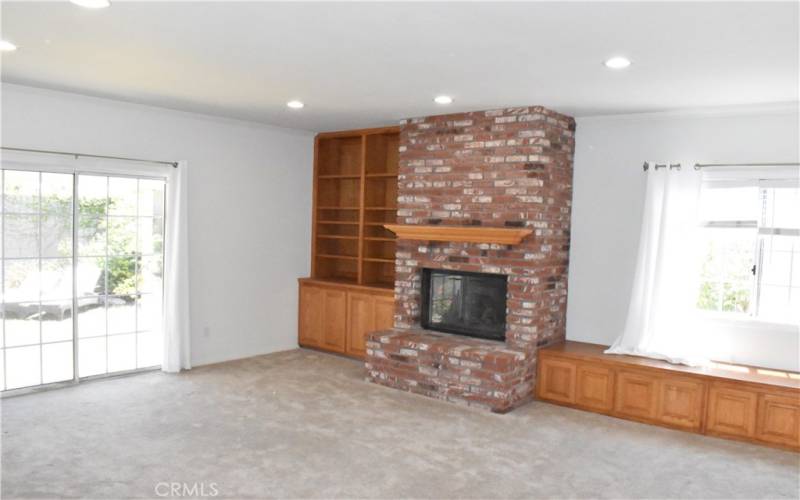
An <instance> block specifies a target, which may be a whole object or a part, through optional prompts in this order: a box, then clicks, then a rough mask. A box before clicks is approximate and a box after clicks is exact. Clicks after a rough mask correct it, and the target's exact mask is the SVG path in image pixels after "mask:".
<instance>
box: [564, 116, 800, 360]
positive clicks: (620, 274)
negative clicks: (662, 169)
mask: <svg viewBox="0 0 800 500" xmlns="http://www.w3.org/2000/svg"><path fill="white" fill-rule="evenodd" d="M798 120H799V118H798V109H797V105H796V104H795V105H794V106H790V105H786V106H772V107H759V108H753V107H749V108H729V109H726V110H714V111H707V112H694V113H689V112H687V113H677V112H676V113H662V114H647V115H629V116H618V117H595V118H583V119H578V120H577V132H576V151H575V173H574V175H575V177H574V191H573V212H572V243H571V249H570V266H569V297H568V306H567V338H568V339H570V340H579V341H583V342H592V343H597V344H606V345H608V344H611V343H612V342H613V341H614V339H615V338H616V337H617V336H618V335H619V333H620V332H621V331H622V328H623V327H624V324H625V315H626V312H627V306H628V298H629V294H630V289H631V286H632V283H633V271H634V265H635V262H636V251H637V245H638V238H639V228H640V223H641V209H642V206H643V203H644V180H645V179H644V176H643V174H642V163H643V162H644V161H645V160H648V161H651V162H652V161H659V162H666V161H669V162H681V163H682V164H683V165H684V168H686V167H690V168H691V165H693V164H694V163H695V162H699V163H716V162H736V163H742V162H748V161H754V162H786V161H797V160H798V155H799V152H798V149H800V145H799V143H798V141H800V129H799V128H798ZM708 334H709V336H713V337H714V341H713V344H714V345H716V346H717V348H718V351H717V352H715V358H716V359H719V360H726V359H728V360H731V361H734V362H739V363H747V364H754V365H758V366H768V367H774V368H783V369H792V370H800V354H799V353H800V343H798V334H797V329H796V328H784V329H783V330H782V331H779V332H773V333H771V334H768V332H766V331H764V330H762V329H759V328H753V327H748V326H745V325H740V326H739V327H736V328H730V329H727V330H726V331H725V332H720V331H714V332H712V331H709V333H708Z"/></svg>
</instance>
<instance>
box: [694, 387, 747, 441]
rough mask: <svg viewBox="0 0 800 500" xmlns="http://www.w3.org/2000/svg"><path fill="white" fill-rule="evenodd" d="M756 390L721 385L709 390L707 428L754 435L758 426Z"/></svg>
mask: <svg viewBox="0 0 800 500" xmlns="http://www.w3.org/2000/svg"><path fill="white" fill-rule="evenodd" d="M756 400H757V397H756V393H755V392H750V391H742V390H737V389H730V388H728V387H720V386H718V385H716V384H714V385H712V386H711V389H709V391H708V415H707V418H706V422H707V423H706V430H707V431H708V432H711V433H714V434H727V435H730V436H740V437H752V436H753V434H754V433H755V427H756V403H757V401H756Z"/></svg>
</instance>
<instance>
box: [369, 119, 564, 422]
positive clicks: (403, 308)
mask: <svg viewBox="0 0 800 500" xmlns="http://www.w3.org/2000/svg"><path fill="white" fill-rule="evenodd" d="M574 131H575V121H574V120H573V119H572V118H571V117H568V116H565V115H562V114H559V113H556V112H553V111H550V110H548V109H545V108H542V107H538V106H535V107H524V108H508V109H498V110H491V111H485V112H472V113H461V114H454V115H442V116H432V117H426V118H414V119H410V120H405V121H403V122H402V123H401V132H400V167H399V168H400V170H399V176H398V182H399V190H398V212H397V214H398V221H397V222H398V224H414V225H420V224H421V225H440V226H442V227H445V226H465V225H466V226H471V227H507V228H529V229H531V230H532V231H533V233H532V234H531V235H530V236H527V237H526V238H525V239H523V240H522V242H521V243H520V244H516V245H501V244H493V243H492V244H490V243H469V242H463V243H461V242H459V243H456V242H449V241H444V242H440V241H421V240H400V241H398V244H397V253H396V256H395V259H396V264H395V269H396V280H395V325H394V326H395V327H394V329H392V330H389V331H380V332H374V333H372V334H370V335H369V338H368V342H367V358H366V367H367V373H368V378H369V380H371V381H373V382H376V383H379V384H382V385H386V386H389V387H394V388H398V389H403V390H408V391H412V392H415V393H419V394H424V395H427V396H431V397H435V398H439V399H445V400H448V401H453V402H458V403H463V404H467V405H470V406H478V407H482V408H486V409H490V410H492V411H495V412H506V411H509V410H511V409H513V408H514V407H516V406H519V405H520V404H522V403H524V402H526V401H528V400H529V399H530V398H531V397H532V389H533V384H534V377H535V373H536V372H535V369H536V352H537V349H538V348H540V347H542V346H545V345H548V344H551V343H555V342H559V341H562V340H564V337H565V321H566V300H567V265H568V255H569V239H570V205H571V199H572V157H573V150H574ZM424 268H433V269H449V270H459V271H467V272H479V273H491V274H504V275H507V276H508V293H507V298H506V341H505V342H498V341H491V340H483V339H476V338H470V337H464V336H459V335H452V334H446V333H439V332H434V331H430V330H423V329H422V328H421V327H420V299H421V297H420V290H421V280H422V269H424Z"/></svg>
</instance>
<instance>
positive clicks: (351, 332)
mask: <svg viewBox="0 0 800 500" xmlns="http://www.w3.org/2000/svg"><path fill="white" fill-rule="evenodd" d="M299 299H300V303H299V311H300V312H299V317H298V343H299V344H300V345H301V346H303V347H313V348H316V349H323V350H326V351H330V352H335V353H340V354H347V355H349V356H353V357H359V358H362V357H364V355H365V354H366V351H365V337H366V334H367V333H369V332H372V331H375V330H386V329H389V328H391V327H392V325H393V323H394V293H393V292H392V291H391V290H387V289H383V288H380V289H374V288H370V287H363V286H356V285H350V284H340V283H334V282H328V281H324V280H314V279H311V278H303V279H301V280H300V296H299Z"/></svg>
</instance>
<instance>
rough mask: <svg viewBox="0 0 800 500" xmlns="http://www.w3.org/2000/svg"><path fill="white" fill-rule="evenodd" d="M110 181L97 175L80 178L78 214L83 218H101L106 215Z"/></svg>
mask: <svg viewBox="0 0 800 500" xmlns="http://www.w3.org/2000/svg"><path fill="white" fill-rule="evenodd" d="M107 197H108V181H107V180H106V177H102V176H95V175H79V176H78V212H79V213H80V215H81V216H83V217H99V216H102V215H105V214H106V198H107Z"/></svg>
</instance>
